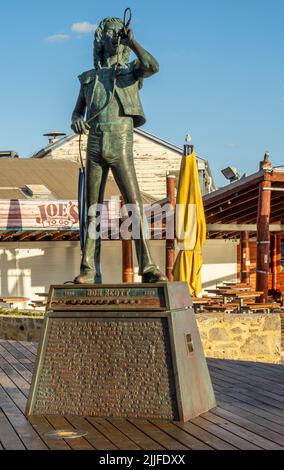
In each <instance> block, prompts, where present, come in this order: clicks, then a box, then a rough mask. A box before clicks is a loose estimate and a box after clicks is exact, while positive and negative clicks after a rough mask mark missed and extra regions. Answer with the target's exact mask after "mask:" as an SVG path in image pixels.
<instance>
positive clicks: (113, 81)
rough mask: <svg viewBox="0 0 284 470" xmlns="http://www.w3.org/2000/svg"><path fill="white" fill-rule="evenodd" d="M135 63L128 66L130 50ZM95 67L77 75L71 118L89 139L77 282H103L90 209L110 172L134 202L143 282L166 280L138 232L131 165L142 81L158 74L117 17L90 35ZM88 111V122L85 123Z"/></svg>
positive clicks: (140, 211)
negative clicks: (77, 91)
mask: <svg viewBox="0 0 284 470" xmlns="http://www.w3.org/2000/svg"><path fill="white" fill-rule="evenodd" d="M131 51H133V52H134V53H135V55H136V60H134V61H133V62H130V63H129V55H130V52H131ZM94 65H95V68H94V69H92V70H90V71H87V72H84V73H83V74H82V75H80V76H79V80H80V82H81V89H80V94H79V97H78V100H77V103H76V107H75V110H74V112H73V115H72V125H71V127H72V129H73V130H74V132H75V133H77V134H87V133H89V135H88V145H87V163H86V199H87V210H88V223H87V233H86V241H85V247H84V251H83V257H82V262H81V269H80V275H79V276H77V277H76V278H75V280H74V282H75V283H77V284H93V283H95V282H102V279H101V270H100V251H101V240H100V238H99V239H97V240H95V239H94V237H92V236H91V235H90V233H89V232H90V231H89V227H90V224H91V223H94V222H95V220H96V214H94V213H93V212H94V211H92V210H91V211H89V208H90V207H95V206H96V204H102V203H103V199H104V190H105V185H106V181H107V177H108V172H109V169H111V170H112V173H113V175H114V178H115V181H116V183H117V185H118V187H119V189H120V191H121V194H122V197H123V199H124V202H125V203H126V204H135V205H136V206H135V207H136V220H137V221H138V223H139V227H140V238H139V239H137V240H135V246H136V252H137V259H138V262H139V274H140V275H141V276H142V278H143V282H160V281H167V278H166V277H165V276H164V275H163V274H162V273H161V271H160V270H159V269H158V267H157V266H156V265H155V263H154V262H153V260H152V257H151V254H150V250H149V244H148V241H147V240H146V239H145V236H144V230H143V205H142V198H141V195H140V191H139V186H138V181H137V177H136V172H135V168H134V162H133V128H134V127H139V126H141V125H143V124H144V123H145V116H144V112H143V109H142V105H141V102H140V98H139V89H140V88H141V87H142V84H143V79H144V78H146V77H150V76H151V75H153V74H155V73H157V72H158V70H159V65H158V62H157V61H156V60H155V59H154V57H153V56H152V55H151V54H150V53H149V52H147V51H146V50H145V49H143V47H141V46H140V44H138V42H137V41H136V40H135V38H134V35H133V32H132V30H131V29H130V28H128V27H126V26H125V24H124V23H123V22H122V21H121V20H120V19H119V18H111V17H108V18H106V19H104V20H103V21H102V22H101V23H100V24H99V26H98V28H97V30H96V32H95V40H94ZM86 112H87V118H86V119H87V120H86V121H85V120H84V117H85V113H86Z"/></svg>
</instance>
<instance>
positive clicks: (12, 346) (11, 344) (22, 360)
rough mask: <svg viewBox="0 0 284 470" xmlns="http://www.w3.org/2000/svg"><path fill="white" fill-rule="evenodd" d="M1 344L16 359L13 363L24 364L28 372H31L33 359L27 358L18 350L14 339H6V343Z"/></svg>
mask: <svg viewBox="0 0 284 470" xmlns="http://www.w3.org/2000/svg"><path fill="white" fill-rule="evenodd" d="M2 346H3V348H5V349H6V351H8V352H9V353H10V354H11V355H12V356H13V357H14V358H15V359H16V361H17V362H14V364H17V363H18V367H19V365H22V366H24V367H25V369H27V370H28V371H29V373H30V374H32V372H33V368H34V360H33V361H31V359H29V358H28V357H27V356H25V355H24V354H23V353H22V352H21V351H19V349H18V348H17V347H16V341H7V343H6V344H5V345H2ZM22 370H23V369H22Z"/></svg>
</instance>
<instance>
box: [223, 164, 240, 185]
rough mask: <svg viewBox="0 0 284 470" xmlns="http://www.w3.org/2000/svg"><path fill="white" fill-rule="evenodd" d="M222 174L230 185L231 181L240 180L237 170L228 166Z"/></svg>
mask: <svg viewBox="0 0 284 470" xmlns="http://www.w3.org/2000/svg"><path fill="white" fill-rule="evenodd" d="M222 173H223V175H224V176H225V178H226V179H227V180H229V181H230V183H232V182H233V181H238V180H239V179H240V175H239V173H238V170H237V168H235V167H234V166H228V167H227V168H224V170H222Z"/></svg>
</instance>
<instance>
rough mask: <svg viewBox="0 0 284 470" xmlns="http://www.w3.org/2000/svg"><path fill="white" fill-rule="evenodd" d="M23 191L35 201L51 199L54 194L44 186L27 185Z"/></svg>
mask: <svg viewBox="0 0 284 470" xmlns="http://www.w3.org/2000/svg"><path fill="white" fill-rule="evenodd" d="M22 191H23V192H24V193H25V195H26V196H29V197H32V198H34V199H49V198H50V197H51V196H52V194H51V192H50V191H49V189H48V188H47V187H46V186H44V184H26V185H25V186H24V187H23V188H22Z"/></svg>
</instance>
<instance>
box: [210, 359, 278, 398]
mask: <svg viewBox="0 0 284 470" xmlns="http://www.w3.org/2000/svg"><path fill="white" fill-rule="evenodd" d="M210 374H211V378H212V381H213V382H214V384H215V383H218V382H217V380H218V379H219V380H222V381H223V382H224V384H228V386H229V385H232V386H234V385H235V384H238V385H240V386H242V387H243V389H244V390H248V391H250V390H252V391H253V392H254V393H259V394H261V395H264V396H267V397H270V398H273V399H274V400H275V401H278V402H280V403H284V395H283V394H284V391H283V392H282V391H281V390H279V388H278V387H277V388H275V387H274V388H273V389H272V388H271V386H269V384H267V385H266V386H265V385H264V383H263V382H262V384H261V385H262V387H261V389H259V387H257V386H256V385H259V383H257V384H256V383H254V382H253V383H248V380H247V379H246V380H245V378H244V379H243V380H239V379H237V378H236V376H234V374H233V372H232V373H231V374H230V373H229V372H228V373H226V375H224V374H223V373H221V372H220V370H219V369H215V368H213V367H211V368H210ZM283 381H284V377H283ZM272 390H273V391H272Z"/></svg>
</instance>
